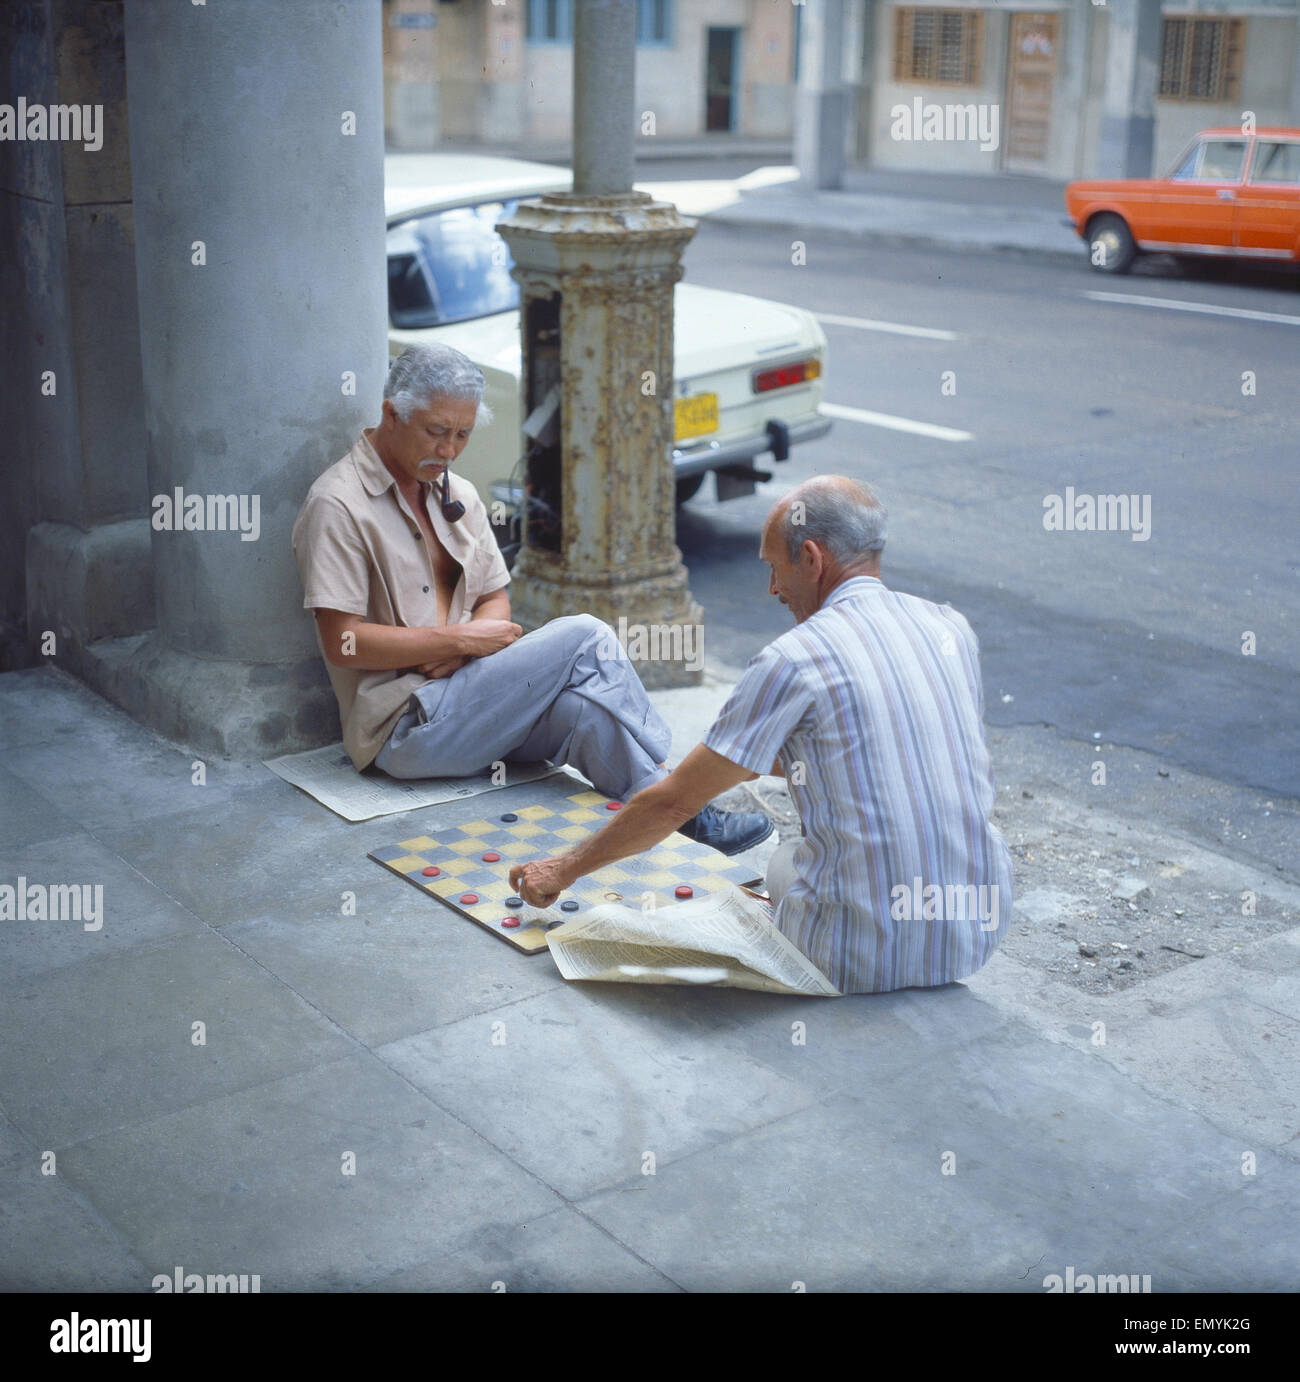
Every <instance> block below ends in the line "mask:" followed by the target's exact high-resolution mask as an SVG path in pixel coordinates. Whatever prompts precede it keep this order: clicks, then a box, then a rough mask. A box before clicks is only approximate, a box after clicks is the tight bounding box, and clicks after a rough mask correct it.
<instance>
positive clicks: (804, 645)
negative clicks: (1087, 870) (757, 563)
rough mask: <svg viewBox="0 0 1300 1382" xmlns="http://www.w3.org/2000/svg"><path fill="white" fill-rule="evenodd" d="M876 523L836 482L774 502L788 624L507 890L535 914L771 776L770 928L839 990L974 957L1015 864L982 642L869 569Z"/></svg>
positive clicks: (772, 544)
mask: <svg viewBox="0 0 1300 1382" xmlns="http://www.w3.org/2000/svg"><path fill="white" fill-rule="evenodd" d="M885 518H886V514H885V510H884V507H883V506H882V505H881V503H880V501H879V500H878V499H877V498H876V496H875V494H874V493H872V491H871V490H870V489H869V488H868V487H867V486H865V485H859V484H857V483H856V482H854V481H852V480H849V479H846V478H844V477H842V476H818V477H816V478H814V479H812V480H809V481H806V482H805V483H804V484H802V485H800V486H799V487H798V488H797V489H795V490H793V491H792V492H791V493H790V494H788V495H786V496H785V497H784V498H782V499H780V500H779V501H778V502H777V503H776V505H775V506H774V507H773V509H772V511H771V513H770V514H769V515H768V518H767V522H766V523H765V524H764V526H763V538H762V544H761V546H760V548H759V558H760V560H762V561H765V562H766V563H767V564H768V566H769V568H770V571H771V576H770V579H769V582H768V590H769V593H770V594H772V595H774V596H776V598H777V599H779V600H780V601H781V603H782V604H783V605H785V606H786V607H787V608H788V609H789V610H790V612H791V613H792V614H793V615H794V617H795V621H796V622H795V627H794V628H793V629H791V630H790V631H789V632H787V633H785V634H783V635H782V636H781V637H780V638H777V639H776V640H774V641H773V642H772V643H770V644H769V645H768V646H767V647H766V648H764V649H763V651H762V652H761V653H759V654H758V656H757V657H755V658H754V659H753V660H752V661H751V662H750V663H749V666H748V667H747V668H746V669H745V674H744V676H743V677H742V678H741V680H740V682H739V683H738V685H737V686H736V688H735V690H734V691H733V692H732V694H731V697H730V699H729V700H728V701H727V703H726V705H725V706H724V707H723V708H722V711H721V713H720V714H719V716H718V718H717V720H716V721H715V722H714V724H713V726H712V728H711V729H710V730H709V732H708V734H707V735H705V738H704V742H703V743H702V744H700V745H698V746H697V747H696V748H694V749H692V750H691V752H690V754H689V755H688V756H687V757H686V759H685V760H684V761H683V762H682V763H681V765H680V766H679V767H678V768H676V769H675V770H674V771H673V772H672V773H670V774H669V776H668V777H666V778H664V779H663V780H662V781H661V782H658V783H656V784H655V785H654V786H652V787H649V788H647V789H646V790H645V791H643V792H641V793H639V794H638V795H637V796H636V797H634V798H633V799H632V800H631V801H629V802H628V804H627V805H626V807H625V808H624V809H623V810H622V811H621V812H620V813H619V815H618V816H617V817H616V818H615V819H614V820H613V821H612V822H611V823H610V824H609V825H608V826H607V827H606V828H605V829H604V830H601V831H600V832H598V833H597V834H595V835H592V836H590V837H589V838H588V839H587V840H586V841H584V842H583V843H582V844H581V845H579V846H578V847H577V848H575V849H572V850H570V851H568V852H567V853H565V854H563V855H561V856H559V857H557V858H554V859H546V860H541V861H538V862H533V863H529V864H525V865H522V866H519V865H517V866H516V867H515V868H513V869H512V870H511V874H510V876H511V881H512V882H513V883H514V885H515V887H516V888H517V890H518V891H519V892H520V894H521V896H523V897H524V898H525V899H526V900H527V901H528V902H531V903H533V904H534V905H536V906H549V905H550V904H551V903H552V902H553V901H554V900H555V898H556V897H558V896H559V894H560V893H561V892H563V891H564V890H565V889H567V888H569V887H570V886H572V884H573V882H574V880H575V879H577V878H580V877H581V876H582V875H584V874H588V873H593V872H595V871H596V870H598V869H601V868H603V867H604V866H605V865H607V864H611V863H614V862H615V861H616V860H618V859H623V858H626V857H627V856H628V855H630V854H638V853H640V852H642V851H643V850H647V849H650V848H651V847H652V846H653V845H655V844H657V843H658V842H659V841H660V840H663V839H666V838H667V836H668V835H669V834H671V833H672V831H673V830H675V829H676V828H677V826H678V825H679V824H680V823H681V822H682V821H684V820H688V819H689V818H690V817H691V815H692V814H693V813H694V812H696V811H698V810H699V809H700V805H701V804H703V803H704V802H707V801H710V800H712V798H713V797H714V796H716V795H718V794H719V793H721V792H725V791H727V790H728V789H730V788H732V787H735V786H736V785H737V784H738V783H741V782H747V781H751V780H753V779H754V778H756V777H758V776H759V775H760V774H761V773H769V772H770V773H777V774H783V775H784V776H785V777H786V779H787V781H788V783H789V787H790V795H791V798H792V799H793V801H794V804H795V807H796V808H797V810H798V812H799V820H800V825H801V827H802V833H801V835H800V837H799V838H798V839H796V840H790V841H786V842H784V843H783V844H782V845H781V846H780V847H779V848H778V849H777V851H776V853H775V854H774V855H773V857H772V860H771V861H770V863H769V866H768V876H767V883H768V892H769V896H770V898H771V900H772V903H773V905H774V909H775V910H774V918H775V924H776V926H777V927H779V929H780V930H781V931H782V932H783V933H784V934H785V935H786V936H787V937H788V938H789V939H790V940H791V941H792V942H793V943H794V944H795V945H797V946H798V947H799V949H800V950H801V951H803V953H804V954H805V955H807V956H808V958H809V959H810V960H812V961H813V963H814V964H816V965H817V967H818V968H819V969H820V970H821V971H822V973H824V974H825V975H826V976H827V978H829V979H830V981H831V982H832V983H833V984H834V985H835V987H836V988H837V989H839V990H840V991H841V992H842V993H883V992H886V991H888V990H891V989H900V988H913V987H915V988H930V987H933V986H935V985H938V984H946V983H951V982H952V981H954V980H957V979H963V978H965V977H966V976H967V975H970V974H973V973H974V972H975V971H976V970H977V969H979V968H980V967H981V966H982V965H983V964H984V963H985V961H986V960H987V959H988V957H989V956H990V955H991V954H992V952H993V950H994V948H995V947H996V945H997V944H998V941H999V940H1001V938H1002V936H1003V935H1004V934H1005V933H1006V928H1007V925H1008V924H1009V922H1010V919H1011V906H1012V885H1013V875H1012V868H1011V856H1010V853H1009V852H1008V850H1007V846H1006V843H1005V841H1004V840H1003V839H1002V836H1001V834H1000V833H999V832H998V829H997V827H996V826H995V825H994V824H993V822H992V819H991V814H990V813H991V811H992V808H993V798H994V787H993V773H992V767H991V764H990V761H989V753H988V747H987V745H986V743H985V739H984V692H983V683H982V681H981V679H980V669H979V645H978V643H977V641H976V639H975V635H974V633H973V632H972V631H971V627H970V625H969V624H968V623H967V622H966V620H965V619H964V618H963V617H962V616H961V615H960V614H958V613H957V611H956V610H954V609H953V608H951V606H949V605H936V604H934V603H932V602H931V601H929V600H922V599H920V598H918V597H917V596H915V595H905V594H902V593H901V592H899V591H894V590H890V589H889V588H888V587H887V586H886V585H885V584H884V583H883V582H882V581H881V579H880V553H881V551H882V550H883V548H884V545H885Z"/></svg>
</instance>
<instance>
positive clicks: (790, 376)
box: [753, 359, 822, 393]
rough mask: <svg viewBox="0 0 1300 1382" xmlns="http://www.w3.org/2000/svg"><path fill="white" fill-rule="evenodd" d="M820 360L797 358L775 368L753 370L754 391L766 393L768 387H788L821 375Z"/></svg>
mask: <svg viewBox="0 0 1300 1382" xmlns="http://www.w3.org/2000/svg"><path fill="white" fill-rule="evenodd" d="M821 372H822V367H821V361H820V360H816V359H812V360H798V361H796V362H795V363H794V364H793V365H777V367H776V368H775V369H760V370H755V371H754V375H753V387H754V392H755V393H767V391H768V390H769V389H788V388H789V387H790V385H791V384H804V383H806V382H807V381H808V380H809V379H818V378H820V377H821Z"/></svg>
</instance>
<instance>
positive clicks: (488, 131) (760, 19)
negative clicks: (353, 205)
mask: <svg viewBox="0 0 1300 1382" xmlns="http://www.w3.org/2000/svg"><path fill="white" fill-rule="evenodd" d="M573 7H574V0H504V3H501V4H497V3H495V2H494V0H385V4H384V75H385V115H386V123H387V132H388V142H389V147H390V148H392V149H431V148H434V147H436V146H437V145H439V144H443V143H481V144H484V145H494V146H501V145H505V146H510V147H514V148H518V149H520V150H521V151H522V150H525V149H526V148H527V147H529V146H536V147H546V148H554V147H556V146H560V145H563V144H564V143H566V142H567V141H568V139H569V137H570V125H571V119H572V112H573V93H572V87H573ZM798 19H799V14H798V7H797V6H796V5H794V4H793V3H792V2H791V0H638V3H637V74H636V87H637V108H638V111H639V112H640V114H641V130H640V133H641V137H642V138H645V139H653V138H666V139H673V140H676V139H682V138H691V137H695V136H701V135H705V134H717V135H725V134H734V135H738V136H741V137H747V138H751V139H756V138H757V139H788V138H789V137H790V132H791V121H792V112H793V102H794V62H795V47H796V38H797V29H798Z"/></svg>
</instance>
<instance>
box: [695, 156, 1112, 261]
mask: <svg viewBox="0 0 1300 1382" xmlns="http://www.w3.org/2000/svg"><path fill="white" fill-rule="evenodd" d="M791 171H793V170H791ZM1064 188H1065V184H1064V183H1063V182H1055V181H1051V180H1049V179H1045V178H1034V177H1017V176H1014V175H1011V174H1001V175H990V176H987V177H976V176H972V175H966V174H960V173H947V174H945V173H891V172H884V171H874V170H873V171H866V170H848V171H846V172H845V174H844V178H843V186H842V187H841V188H840V189H837V190H836V191H833V192H817V191H809V190H806V189H804V188H803V187H802V186H801V185H800V184H799V183H798V182H797V181H794V180H791V181H788V182H782V183H774V184H771V185H767V186H758V187H754V188H752V189H742V190H741V192H740V196H739V199H738V200H736V201H734V202H732V203H731V204H730V205H727V206H722V207H719V208H718V209H717V210H714V211H711V212H709V213H708V215H709V219H710V220H711V221H715V222H719V223H721V224H724V225H742V226H765V227H772V228H780V229H783V230H790V231H803V232H816V231H835V232H837V233H839V234H847V235H857V236H861V237H863V238H864V239H870V240H875V241H878V242H881V243H885V244H896V245H926V246H934V247H936V248H942V249H955V250H996V251H1003V250H1006V251H1016V252H1019V253H1023V254H1033V255H1040V256H1046V257H1048V258H1053V259H1060V260H1068V261H1070V262H1072V263H1077V262H1078V261H1079V260H1080V258H1081V257H1082V256H1083V254H1084V247H1083V243H1082V241H1081V240H1080V239H1079V237H1078V236H1077V235H1075V234H1074V232H1073V231H1072V230H1070V229H1069V227H1068V226H1066V225H1065V224H1064V223H1063V222H1064V218H1065V200H1064Z"/></svg>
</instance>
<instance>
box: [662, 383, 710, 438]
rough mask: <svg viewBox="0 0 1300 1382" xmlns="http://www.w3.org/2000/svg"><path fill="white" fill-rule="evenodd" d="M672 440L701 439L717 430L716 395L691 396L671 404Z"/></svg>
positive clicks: (698, 394)
mask: <svg viewBox="0 0 1300 1382" xmlns="http://www.w3.org/2000/svg"><path fill="white" fill-rule="evenodd" d="M673 424H674V425H673V440H674V441H685V440H686V438H687V437H702V436H705V435H706V434H707V433H709V432H716V431H717V430H718V395H717V394H715V393H697V394H692V395H691V397H690V398H679V399H677V401H676V402H675V403H674V404H673Z"/></svg>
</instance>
